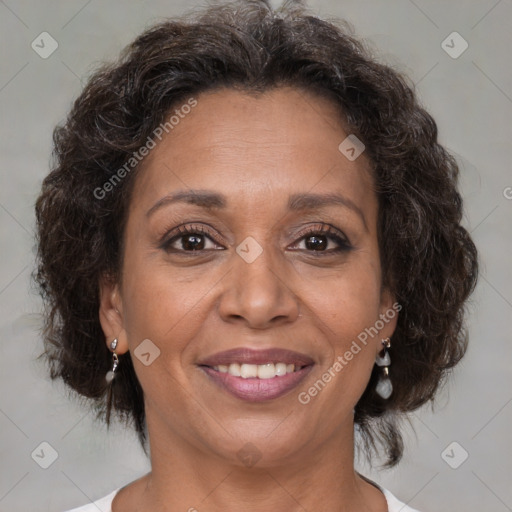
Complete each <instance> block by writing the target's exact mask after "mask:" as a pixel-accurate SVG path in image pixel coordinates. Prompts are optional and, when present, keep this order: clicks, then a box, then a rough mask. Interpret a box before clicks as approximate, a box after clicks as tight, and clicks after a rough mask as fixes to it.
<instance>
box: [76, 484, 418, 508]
mask: <svg viewBox="0 0 512 512" xmlns="http://www.w3.org/2000/svg"><path fill="white" fill-rule="evenodd" d="M372 483H373V484H374V485H375V486H376V487H378V488H379V489H380V490H381V491H382V493H383V494H384V496H385V497H386V501H387V503H388V512H419V511H418V510H416V509H415V508H411V507H408V506H407V505H405V503H402V502H401V501H399V500H398V499H396V498H395V496H393V494H391V493H390V492H389V491H388V490H387V489H384V488H383V487H381V486H380V485H378V484H376V483H375V482H372ZM120 489H121V487H120V488H119V489H116V490H115V491H113V492H111V493H110V494H109V495H108V496H105V497H104V498H101V499H99V500H98V501H95V502H94V503H89V504H88V505H84V506H82V507H78V508H74V509H73V510H68V511H67V512H99V511H101V512H112V501H114V497H115V495H116V494H117V492H118V491H119V490H120Z"/></svg>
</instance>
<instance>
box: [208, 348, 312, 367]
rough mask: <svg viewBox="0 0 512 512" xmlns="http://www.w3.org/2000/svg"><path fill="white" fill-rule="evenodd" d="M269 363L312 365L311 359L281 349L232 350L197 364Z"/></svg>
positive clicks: (219, 353)
mask: <svg viewBox="0 0 512 512" xmlns="http://www.w3.org/2000/svg"><path fill="white" fill-rule="evenodd" d="M269 362H270V363H286V364H294V365H296V366H309V365H311V364H314V361H313V359H311V357H309V356H307V355H305V354H300V353H299V352H293V351H292V350H286V349H282V348H270V349H251V348H233V349H231V350H226V351H224V352H218V353H217V354H213V355H212V356H209V357H207V358H205V359H202V360H201V361H200V362H199V363H198V364H199V365H200V366H218V365H226V366H229V365H230V364H231V363H245V364H266V363H269Z"/></svg>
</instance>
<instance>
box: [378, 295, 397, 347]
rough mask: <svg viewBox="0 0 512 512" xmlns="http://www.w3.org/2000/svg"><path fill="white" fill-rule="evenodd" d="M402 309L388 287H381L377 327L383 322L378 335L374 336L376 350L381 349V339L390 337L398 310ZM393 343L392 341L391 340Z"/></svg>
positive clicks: (394, 327)
mask: <svg viewBox="0 0 512 512" xmlns="http://www.w3.org/2000/svg"><path fill="white" fill-rule="evenodd" d="M401 309H402V306H401V304H399V303H398V302H396V297H395V295H394V294H393V293H391V291H390V290H389V289H388V288H383V289H382V292H381V296H380V308H379V320H378V322H379V327H381V323H382V324H383V326H382V329H379V335H378V336H376V337H375V338H376V352H377V353H379V352H381V351H382V343H381V340H383V339H385V338H392V337H393V333H394V332H395V329H396V324H397V321H398V314H399V311H400V310H401ZM391 345H393V342H391Z"/></svg>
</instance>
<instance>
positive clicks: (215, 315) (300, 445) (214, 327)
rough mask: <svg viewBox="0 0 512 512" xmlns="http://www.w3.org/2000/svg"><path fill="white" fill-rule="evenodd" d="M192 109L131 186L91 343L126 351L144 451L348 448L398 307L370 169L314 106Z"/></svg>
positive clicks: (295, 97) (254, 99)
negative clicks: (118, 273)
mask: <svg viewBox="0 0 512 512" xmlns="http://www.w3.org/2000/svg"><path fill="white" fill-rule="evenodd" d="M196 99H197V105H196V106H194V108H191V109H190V112H189V113H188V114H187V115H184V116H183V118H180V121H179V123H178V124H175V125H174V127H173V129H172V130H171V131H169V134H168V135H166V136H165V137H164V138H163V139H162V141H161V142H160V143H159V144H158V145H157V146H156V147H155V148H154V149H153V150H152V151H151V153H150V154H149V156H147V157H146V160H145V161H144V167H143V169H141V171H140V173H139V174H138V176H137V179H136V182H135V185H134V190H133V196H132V200H131V204H130V208H129V215H128V220H127V224H126V230H125V253H124V262H123V268H122V279H121V282H120V283H117V284H107V283H103V284H102V285H101V311H100V318H101V321H102V325H103V329H104V331H105V335H106V338H107V342H108V341H110V340H111V339H112V338H114V337H118V338H119V345H118V349H117V352H118V353H123V352H126V351H128V350H129V351H130V352H131V355H132V359H133V362H134V366H135V371H136V373H137V377H138V379H139V381H140V383H141V386H142V388H143V390H144V395H145V406H146V415H147V420H148V426H149V433H150V439H151V436H153V439H156V438H158V439H160V440H163V439H166V440H168V441H169V442H178V443H181V446H189V447H190V448H191V450H192V449H193V450H195V451H196V452H197V451H199V453H203V454H210V455H213V456H215V457H220V458H224V459H229V460H231V461H234V462H235V463H236V461H239V463H240V464H242V462H240V460H241V458H240V454H239V450H240V449H242V448H243V447H244V446H249V445H247V443H252V445H253V446H254V447H256V449H257V450H258V453H259V456H261V457H262V459H261V462H260V464H268V465H272V464H277V463H278V461H279V462H282V461H283V460H290V461H292V460H295V459H297V460H298V459H299V458H300V457H304V456H308V454H309V455H312V454H315V453H318V450H319V447H321V446H325V445H326V443H327V442H328V441H329V442H331V443H338V442H339V443H343V439H344V438H349V437H350V433H351V431H352V428H353V408H354V406H355V404H356V403H357V401H358V399H359V398H360V396H361V395H362V393H363V391H364V389H365V387H366V385H367V383H368V380H369V377H370V373H371V370H372V367H373V365H374V360H375V355H376V353H377V352H379V351H380V350H381V348H382V347H381V339H383V338H386V337H388V336H391V335H392V332H393V330H394V327H395V323H396V317H395V318H394V319H389V316H387V317H386V320H387V321H385V322H382V321H380V322H379V319H382V315H386V313H387V312H388V311H389V310H390V308H392V304H393V297H391V296H390V294H388V293H387V292H386V291H385V290H382V288H381V266H380V258H379V248H378V243H377V213H378V206H377V197H376V194H375V191H374V187H373V181H372V177H371V172H370V163H369V161H368V160H367V158H366V156H365V154H364V153H363V154H361V155H360V156H359V157H358V158H357V159H355V160H354V161H351V160H349V159H348V158H346V156H345V155H344V154H342V152H340V150H339V149H338V146H339V145H340V143H341V142H342V141H343V140H344V139H345V138H346V137H347V136H348V135H349V133H348V132H346V131H344V129H343V127H342V125H341V123H340V121H339V116H338V114H337V111H336V108H335V106H334V105H332V104H331V103H330V102H329V101H328V100H326V99H323V98H319V97H316V96H313V95H311V94H310V93H306V92H303V91H299V90H295V89H290V88H279V89H275V90H273V91H270V92H266V93H265V94H263V95H260V96H251V95H248V94H246V93H242V92H237V91H234V90H217V91H214V92H208V93H205V94H202V95H199V96H197V97H196ZM178 108H179V107H178ZM393 316H394V315H393ZM376 324H377V325H378V326H379V327H380V326H381V325H383V327H382V328H381V329H379V333H378V335H376V336H366V340H365V342H362V341H361V340H362V339H363V338H364V335H362V334H361V333H364V332H368V331H365V329H368V328H370V327H374V326H375V325H376ZM144 340H149V341H144ZM142 342H143V344H142V345H141V343H142ZM355 347H357V348H358V349H359V350H357V348H355ZM349 352H350V353H351V354H352V357H350V356H349V355H348V353H349ZM148 354H149V355H148ZM141 355H142V357H141ZM271 363H272V364H271ZM336 363H338V364H336ZM242 365H243V366H242ZM240 373H242V375H240ZM276 373H277V375H276ZM329 376H330V378H329ZM319 380H320V381H321V382H320V384H319ZM315 383H316V384H315ZM322 384H323V385H322ZM315 390H316V392H315ZM343 436H344V437H343ZM162 442H163V441H162ZM237 454H238V456H237Z"/></svg>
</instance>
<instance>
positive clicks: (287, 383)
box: [199, 363, 314, 402]
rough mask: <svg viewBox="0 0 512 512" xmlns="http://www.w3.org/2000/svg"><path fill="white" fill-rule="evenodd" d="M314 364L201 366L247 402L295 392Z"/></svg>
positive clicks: (223, 387)
mask: <svg viewBox="0 0 512 512" xmlns="http://www.w3.org/2000/svg"><path fill="white" fill-rule="evenodd" d="M283 366H284V368H283ZM313 366H314V364H308V365H304V366H300V365H297V366H296V365H294V364H285V363H267V364H259V365H255V364H239V363H231V364H230V365H229V366H227V365H216V366H213V367H211V366H204V365H200V366H199V368H200V369H201V370H203V372H204V373H205V374H206V375H207V377H208V380H209V381H210V382H211V383H212V384H214V386H215V389H217V390H221V391H227V392H228V394H229V395H231V396H234V397H236V398H238V399H240V400H243V401H246V402H265V401H268V400H274V399H276V398H279V397H281V396H284V395H286V394H288V393H289V392H291V391H292V390H293V389H294V388H296V387H297V386H298V385H299V384H300V383H301V382H302V381H303V380H304V379H305V378H306V376H307V375H308V374H309V372H310V371H311V370H312V368H313ZM283 370H284V372H283ZM237 373H238V374H239V375H237ZM278 373H280V375H279V374H278Z"/></svg>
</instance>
